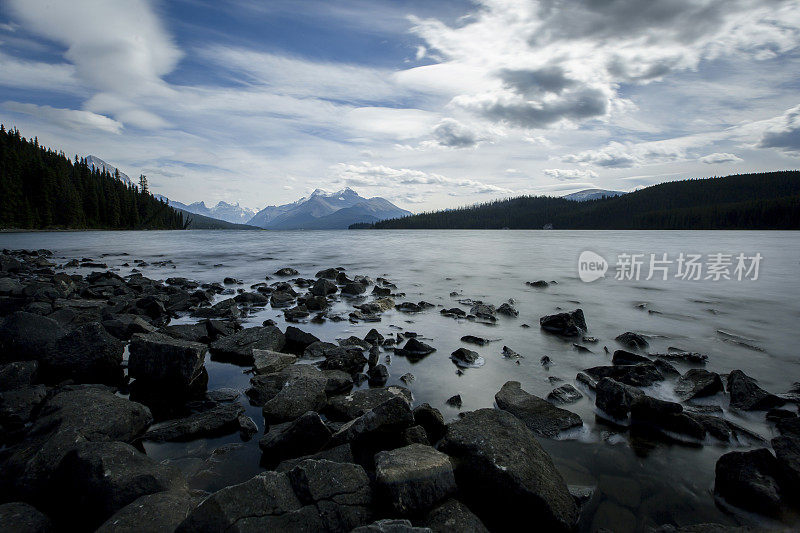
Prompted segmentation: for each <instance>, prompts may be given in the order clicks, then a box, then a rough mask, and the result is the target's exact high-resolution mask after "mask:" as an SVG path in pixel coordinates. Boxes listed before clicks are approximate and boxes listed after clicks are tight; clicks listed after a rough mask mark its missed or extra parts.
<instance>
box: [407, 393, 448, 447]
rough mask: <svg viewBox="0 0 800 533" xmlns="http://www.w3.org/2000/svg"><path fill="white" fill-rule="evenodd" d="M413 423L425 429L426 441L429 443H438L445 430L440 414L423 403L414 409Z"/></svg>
mask: <svg viewBox="0 0 800 533" xmlns="http://www.w3.org/2000/svg"><path fill="white" fill-rule="evenodd" d="M414 423H415V424H417V425H419V426H422V427H423V428H424V429H425V433H426V434H427V436H428V441H430V442H431V443H436V442H438V441H439V439H441V438H442V437H443V436H444V434H445V431H446V430H447V426H445V423H444V417H443V416H442V413H440V412H439V410H438V409H435V408H433V407H431V406H430V405H429V404H427V403H423V404H422V405H419V406H417V407H416V408H415V409H414Z"/></svg>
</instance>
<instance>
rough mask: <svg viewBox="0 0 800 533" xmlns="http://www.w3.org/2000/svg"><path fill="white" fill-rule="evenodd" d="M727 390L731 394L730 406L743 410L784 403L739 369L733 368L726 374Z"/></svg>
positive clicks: (759, 409)
mask: <svg viewBox="0 0 800 533" xmlns="http://www.w3.org/2000/svg"><path fill="white" fill-rule="evenodd" d="M728 392H729V393H730V395H731V407H735V408H737V409H742V410H744V411H761V410H767V409H770V408H772V407H780V406H781V405H783V404H784V403H786V402H785V401H784V400H783V399H781V398H779V397H778V396H776V395H774V394H771V393H769V392H767V391H765V390H764V389H762V388H761V387H759V386H758V384H757V383H756V380H754V379H753V378H751V377H750V376H748V375H746V374H745V373H744V372H742V371H741V370H734V371H732V372H731V373H730V374H728Z"/></svg>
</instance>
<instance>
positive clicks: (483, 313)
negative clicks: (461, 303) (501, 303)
mask: <svg viewBox="0 0 800 533" xmlns="http://www.w3.org/2000/svg"><path fill="white" fill-rule="evenodd" d="M469 314H471V315H475V316H476V317H478V318H482V319H484V320H489V321H492V322H494V321H495V320H497V316H496V314H497V310H496V309H495V307H494V306H493V305H486V304H477V305H473V306H472V308H471V309H470V310H469Z"/></svg>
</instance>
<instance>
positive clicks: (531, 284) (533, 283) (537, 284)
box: [525, 279, 550, 289]
mask: <svg viewBox="0 0 800 533" xmlns="http://www.w3.org/2000/svg"><path fill="white" fill-rule="evenodd" d="M525 285H527V286H529V287H535V288H537V289H544V288H546V287H549V286H550V284H549V283H547V282H546V281H545V280H543V279H540V280H537V281H526V282H525Z"/></svg>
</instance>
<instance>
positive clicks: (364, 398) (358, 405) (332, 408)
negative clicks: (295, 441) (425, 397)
mask: <svg viewBox="0 0 800 533" xmlns="http://www.w3.org/2000/svg"><path fill="white" fill-rule="evenodd" d="M395 397H400V398H402V399H403V400H405V401H406V402H407V403H408V404H409V405H411V400H412V396H411V391H410V390H408V389H406V388H405V387H398V386H396V385H392V386H390V387H381V388H376V389H359V390H356V391H353V392H351V393H350V394H346V395H341V396H332V397H331V398H330V399H329V400H328V406H327V408H326V409H325V414H326V416H328V417H329V418H331V419H333V420H340V421H347V420H352V419H354V418H357V417H359V416H361V415H363V414H364V413H366V412H367V411H369V410H370V409H374V408H376V407H378V406H379V405H381V404H382V403H385V402H386V401H388V400H391V399H392V398H395Z"/></svg>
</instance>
